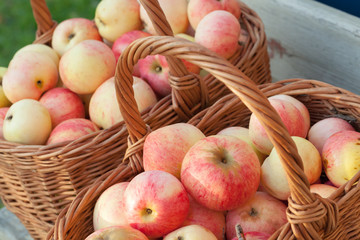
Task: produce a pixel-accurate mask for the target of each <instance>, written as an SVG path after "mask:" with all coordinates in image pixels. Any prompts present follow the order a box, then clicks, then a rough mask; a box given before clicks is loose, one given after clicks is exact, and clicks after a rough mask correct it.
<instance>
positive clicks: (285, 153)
mask: <svg viewBox="0 0 360 240" xmlns="http://www.w3.org/2000/svg"><path fill="white" fill-rule="evenodd" d="M166 45H171V46H172V49H171V50H167V48H166V47H165V46H166ZM164 49H165V50H164ZM133 51H136V53H137V54H133V53H132V52H133ZM199 52H201V54H199ZM150 53H151V54H156V53H159V54H163V55H171V56H177V57H181V58H184V59H186V60H188V61H190V62H192V63H195V64H197V65H199V66H201V67H203V68H205V69H206V70H208V71H209V72H210V73H211V74H213V75H214V76H216V77H217V78H218V79H220V80H221V81H222V82H224V83H225V84H226V86H227V87H228V88H230V89H231V90H232V91H233V93H230V94H228V95H226V96H224V97H222V98H221V99H219V100H218V101H217V102H215V103H214V104H213V105H212V106H211V107H209V108H207V109H204V110H203V111H201V112H199V113H198V114H196V115H195V116H194V117H193V118H191V119H190V120H189V121H188V122H189V123H191V124H193V125H195V126H197V127H198V128H199V129H200V130H202V131H203V132H204V133H205V134H206V135H211V134H216V133H217V132H219V131H220V130H221V129H223V128H225V127H229V126H244V127H246V126H247V124H248V121H249V117H250V114H251V113H255V114H256V115H257V117H258V118H259V119H260V121H261V122H262V124H263V125H264V126H265V128H266V130H267V133H268V135H269V136H270V138H271V141H272V142H273V143H274V146H275V148H276V150H277V152H278V153H279V155H280V156H281V162H282V165H283V166H284V168H285V170H286V174H287V178H288V181H289V186H290V189H291V196H290V197H289V199H288V201H289V205H288V209H287V217H288V223H287V224H285V225H284V226H283V227H281V228H280V229H278V231H277V232H276V233H274V234H273V236H272V237H271V239H308V240H310V239H329V240H330V239H331V240H343V239H359V234H360V223H359V221H358V216H359V213H360V201H359V200H360V191H359V188H360V185H359V183H356V182H357V181H358V179H359V178H360V172H359V173H358V174H357V175H356V176H354V178H353V179H351V180H350V181H349V182H348V183H347V184H345V185H343V186H341V187H340V188H339V189H338V190H337V191H336V192H334V193H333V194H332V195H331V196H330V197H329V198H327V199H323V198H321V197H320V196H319V195H316V194H312V193H310V191H309V182H308V180H307V178H306V176H305V174H304V172H303V167H302V162H301V160H300V157H299V155H298V153H297V150H296V147H295V144H294V142H293V141H292V139H291V137H290V136H289V134H288V132H287V130H285V129H286V128H285V127H284V125H283V123H282V121H281V120H280V117H279V116H278V114H276V112H275V110H274V109H273V108H272V107H271V105H270V104H269V102H268V100H267V99H266V97H269V96H273V95H276V94H287V95H290V96H294V97H295V98H297V99H299V100H300V101H301V102H303V103H304V104H305V105H306V106H307V108H308V109H309V112H310V116H311V121H312V124H313V123H315V122H316V121H318V120H320V119H324V118H327V117H330V116H337V117H342V118H343V119H346V120H348V121H349V122H351V123H352V124H353V126H354V127H355V128H356V129H360V96H358V95H355V94H353V93H351V92H349V91H346V90H344V89H341V88H338V87H335V86H332V85H330V84H326V83H323V82H319V81H315V80H304V79H290V80H284V81H280V82H277V83H268V84H264V85H260V86H259V88H258V87H257V86H255V85H254V84H253V83H252V82H251V81H250V79H249V78H248V77H247V76H246V75H244V74H243V73H242V72H241V71H239V70H238V69H236V68H235V67H234V66H232V65H231V64H230V63H229V62H227V61H225V60H223V59H220V58H217V57H216V56H214V55H213V54H212V53H211V52H209V51H207V50H206V49H202V48H200V49H199V47H198V46H196V45H194V44H193V43H190V42H184V41H183V40H179V39H175V38H171V37H149V38H146V39H142V40H139V41H136V43H134V44H133V45H132V46H131V47H130V48H129V49H128V51H127V52H126V53H124V55H123V59H122V61H121V65H120V66H118V69H117V73H116V89H117V93H118V95H117V96H118V100H119V105H120V109H121V111H122V112H123V115H124V116H125V121H126V125H127V127H128V130H129V143H130V144H129V149H128V151H127V154H126V157H125V159H124V162H123V164H121V165H119V167H118V168H116V169H115V170H113V171H112V172H111V173H107V174H105V175H103V176H102V177H100V178H99V179H98V180H97V181H96V182H95V183H93V184H92V185H90V186H88V187H86V188H84V189H83V190H82V191H81V192H80V193H79V194H78V196H77V197H76V198H75V200H74V201H73V202H72V203H71V205H69V206H68V207H66V208H65V209H64V210H63V211H62V212H61V213H60V215H59V217H58V219H57V221H56V224H55V227H54V228H53V229H52V231H50V232H49V235H48V239H84V238H85V237H86V236H87V235H88V234H90V233H91V232H92V231H93V224H92V211H93V208H94V206H95V203H96V200H97V199H98V197H99V196H100V194H101V193H102V192H103V191H104V190H105V189H107V188H108V187H110V186H111V185H113V184H115V183H118V182H122V181H129V180H130V178H132V177H134V171H133V170H132V166H135V165H141V161H142V147H143V143H144V138H146V135H147V134H148V133H149V132H150V131H151V127H149V126H147V125H146V124H145V122H144V121H143V120H142V117H141V116H140V114H139V113H138V111H137V109H136V107H134V106H136V105H134V99H133V96H132V93H131V91H132V90H131V82H132V78H131V74H130V73H131V69H132V67H133V64H134V63H136V62H137V60H138V58H135V57H134V56H139V58H141V57H144V56H146V55H147V54H150ZM120 79H121V81H120ZM124 80H125V81H124ZM259 89H261V90H259ZM240 99H241V100H240ZM135 162H137V163H135ZM129 163H132V164H129Z"/></svg>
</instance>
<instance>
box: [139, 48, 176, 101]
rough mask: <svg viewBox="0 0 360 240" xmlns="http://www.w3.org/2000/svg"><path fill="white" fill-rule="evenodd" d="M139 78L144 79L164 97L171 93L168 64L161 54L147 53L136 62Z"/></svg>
mask: <svg viewBox="0 0 360 240" xmlns="http://www.w3.org/2000/svg"><path fill="white" fill-rule="evenodd" d="M138 66H139V74H140V78H142V79H144V80H145V81H146V82H147V83H149V85H150V86H151V88H152V89H153V90H154V92H155V93H156V94H157V95H158V96H160V97H165V96H167V95H169V94H170V93H171V86H170V83H169V71H170V68H169V65H168V63H167V61H166V58H165V56H163V55H159V54H157V55H149V56H146V57H145V58H144V59H141V60H140V61H139V62H138Z"/></svg>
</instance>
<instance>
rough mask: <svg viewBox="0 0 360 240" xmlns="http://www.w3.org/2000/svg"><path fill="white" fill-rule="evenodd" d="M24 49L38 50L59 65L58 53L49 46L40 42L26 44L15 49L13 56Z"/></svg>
mask: <svg viewBox="0 0 360 240" xmlns="http://www.w3.org/2000/svg"><path fill="white" fill-rule="evenodd" d="M24 51H35V52H39V53H42V54H45V55H47V56H49V57H50V58H51V59H52V60H53V61H54V63H55V65H56V66H57V67H58V66H59V60H60V58H59V55H58V54H57V53H56V51H55V50H54V49H53V48H51V47H49V46H48V45H45V44H41V43H32V44H28V45H26V46H24V47H22V48H20V49H19V50H17V51H16V53H15V54H14V57H13V58H15V57H16V56H17V55H18V54H20V53H21V52H24Z"/></svg>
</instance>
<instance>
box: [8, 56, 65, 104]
mask: <svg viewBox="0 0 360 240" xmlns="http://www.w3.org/2000/svg"><path fill="white" fill-rule="evenodd" d="M58 75H59V72H58V68H57V67H56V65H55V63H54V62H53V61H52V60H51V58H50V57H49V56H47V55H46V54H43V53H39V52H35V51H23V52H21V53H19V54H18V55H17V56H16V57H15V58H13V59H12V60H11V62H10V64H9V68H8V70H7V72H6V73H5V75H4V77H3V80H2V86H3V90H4V93H5V95H6V97H7V98H8V99H9V100H10V102H12V103H15V102H17V101H19V100H21V99H25V98H31V99H35V100H38V99H39V98H40V96H41V94H42V93H44V92H45V91H47V90H49V89H51V88H53V87H55V85H56V83H57V81H58Z"/></svg>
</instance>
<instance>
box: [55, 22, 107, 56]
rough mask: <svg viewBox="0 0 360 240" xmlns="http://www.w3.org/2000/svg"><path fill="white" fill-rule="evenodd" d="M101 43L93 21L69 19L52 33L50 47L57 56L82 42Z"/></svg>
mask: <svg viewBox="0 0 360 240" xmlns="http://www.w3.org/2000/svg"><path fill="white" fill-rule="evenodd" d="M89 39H93V40H98V41H102V38H101V36H100V34H99V31H98V29H97V27H96V25H95V23H94V21H92V20H90V19H86V18H69V19H66V20H64V21H62V22H60V23H59V24H58V25H57V26H56V28H55V30H54V33H53V36H52V41H51V45H52V47H53V49H54V50H55V51H56V52H57V54H58V55H59V56H62V55H64V53H65V52H67V51H68V50H69V49H71V48H72V47H74V46H75V45H76V44H78V43H80V42H82V41H84V40H89Z"/></svg>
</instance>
